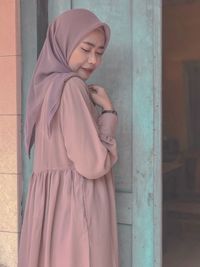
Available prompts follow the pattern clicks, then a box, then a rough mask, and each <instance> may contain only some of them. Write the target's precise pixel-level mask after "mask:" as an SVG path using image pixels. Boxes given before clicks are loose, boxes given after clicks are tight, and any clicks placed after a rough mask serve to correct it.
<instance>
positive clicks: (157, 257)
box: [21, 0, 162, 267]
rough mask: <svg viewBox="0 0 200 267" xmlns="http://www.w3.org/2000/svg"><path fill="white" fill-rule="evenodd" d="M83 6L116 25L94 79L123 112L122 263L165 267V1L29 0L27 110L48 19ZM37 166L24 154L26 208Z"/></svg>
mask: <svg viewBox="0 0 200 267" xmlns="http://www.w3.org/2000/svg"><path fill="white" fill-rule="evenodd" d="M78 7H82V8H88V9H90V10H91V11H93V12H95V13H96V14H97V15H98V16H99V17H100V18H101V19H102V20H104V21H106V22H107V23H108V24H109V25H110V26H111V30H112V35H111V42H110V44H109V48H108V50H107V51H106V56H105V58H104V63H103V66H102V67H101V68H100V69H99V70H98V71H97V72H96V73H95V74H94V76H93V78H92V79H91V80H89V81H88V82H89V83H90V82H91V83H93V82H95V83H97V84H101V85H103V86H104V87H105V88H107V90H108V93H109V95H110V96H111V99H112V100H113V103H114V106H115V108H116V109H117V111H118V114H119V127H118V132H117V141H118V148H119V161H118V163H117V164H116V166H115V167H114V170H113V171H114V175H115V181H116V201H117V220H118V230H119V231H118V234H119V243H120V244H119V245H120V261H121V267H161V266H162V264H161V258H162V257H161V250H162V246H161V122H160V121H161V4H160V0H143V1H141V0H123V1H119V0H116V1H112V0H101V1H97V0H84V1H82V0H72V1H71V2H70V1H66V0H59V1H58V0H57V1H56V0H49V1H47V0H45V1H44V0H43V1H42V0H41V1H39V0H38V1H37V4H36V1H31V0H27V1H22V5H21V15H22V53H23V94H22V95H23V99H22V103H23V110H22V114H24V107H25V99H26V94H27V89H28V83H29V81H30V78H31V73H32V70H33V67H34V64H35V62H36V59H37V54H38V52H39V51H40V48H41V45H42V43H43V40H44V37H45V31H46V27H47V25H48V23H49V22H50V21H51V20H52V19H53V18H54V17H55V16H56V15H58V14H59V13H61V12H62V11H64V10H65V9H70V8H78ZM22 151H24V148H23V150H22ZM31 169H32V163H31V162H29V161H28V160H27V158H26V156H25V153H24V157H23V174H24V176H23V177H24V199H23V202H22V204H23V205H22V206H23V207H24V204H25V199H26V194H27V186H28V182H29V181H28V180H29V177H30V174H31Z"/></svg>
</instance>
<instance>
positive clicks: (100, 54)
mask: <svg viewBox="0 0 200 267" xmlns="http://www.w3.org/2000/svg"><path fill="white" fill-rule="evenodd" d="M81 49H82V50H83V51H85V52H87V53H88V52H90V50H87V49H84V48H81ZM97 54H98V55H99V56H102V55H103V53H97Z"/></svg>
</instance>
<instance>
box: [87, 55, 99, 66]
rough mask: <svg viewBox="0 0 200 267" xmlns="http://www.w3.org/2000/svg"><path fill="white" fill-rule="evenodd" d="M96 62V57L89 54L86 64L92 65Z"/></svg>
mask: <svg viewBox="0 0 200 267" xmlns="http://www.w3.org/2000/svg"><path fill="white" fill-rule="evenodd" d="M96 62H97V58H96V55H95V54H93V53H91V54H90V55H89V57H88V63H92V64H94V65H95V64H96Z"/></svg>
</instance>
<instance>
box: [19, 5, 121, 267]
mask: <svg viewBox="0 0 200 267" xmlns="http://www.w3.org/2000/svg"><path fill="white" fill-rule="evenodd" d="M109 39H110V28H109V26H108V25H107V24H106V23H103V22H101V21H100V20H99V19H98V18H97V16H96V15H95V14H94V13H92V12H90V11H89V10H87V9H72V10H68V11H65V12H64V13H62V14H61V15H60V16H58V17H57V18H56V19H55V20H54V21H53V22H52V23H51V24H50V25H49V27H48V30H47V35H46V39H45V42H44V45H43V48H42V50H41V53H40V55H39V58H38V61H37V64H36V67H35V70H34V74H33V77H32V81H31V84H30V89H29V94H28V98H27V109H26V121H25V146H26V152H27V154H28V156H29V157H30V150H31V147H32V145H33V144H35V149H34V161H33V172H32V175H31V179H30V184H29V188H28V194H27V201H26V206H25V212H24V218H23V223H22V228H21V236H20V246H19V264H18V267H119V251H118V237H117V222H116V206H115V188H114V177H113V174H112V167H113V165H114V164H115V163H116V162H117V160H118V155H117V144H116V139H115V134H116V128H117V123H118V114H117V112H116V111H115V110H114V107H113V103H112V101H111V99H110V98H109V96H108V94H107V93H106V90H105V89H104V88H103V87H101V86H99V85H94V84H93V85H87V83H86V80H87V79H88V78H89V77H90V75H91V74H92V73H93V72H94V71H95V70H96V69H97V68H98V66H99V65H100V64H101V62H102V56H103V54H104V52H105V49H106V47H107V45H108V42H109ZM96 105H98V106H100V107H102V111H101V112H98V110H97V108H96Z"/></svg>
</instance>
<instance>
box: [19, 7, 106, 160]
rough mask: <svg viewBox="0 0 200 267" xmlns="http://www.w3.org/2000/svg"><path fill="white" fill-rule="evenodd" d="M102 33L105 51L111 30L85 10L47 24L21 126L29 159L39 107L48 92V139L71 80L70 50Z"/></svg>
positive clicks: (59, 17) (63, 15)
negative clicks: (89, 36) (54, 118)
mask: <svg viewBox="0 0 200 267" xmlns="http://www.w3.org/2000/svg"><path fill="white" fill-rule="evenodd" d="M102 26H103V29H104V32H105V37H106V38H105V40H106V41H105V49H106V47H107V45H108V42H109V39H110V27H109V26H108V24H106V23H104V22H101V21H100V20H99V18H98V17H97V16H96V15H95V14H94V13H92V12H91V11H89V10H87V9H81V8H79V9H78V8H77V9H71V10H67V11H65V12H63V13H62V14H61V15H59V16H58V17H56V19H55V20H54V21H53V22H52V23H51V24H49V26H48V29H47V34H46V39H45V41H44V44H43V47H42V49H41V52H40V54H39V57H38V60H37V63H36V66H35V68H34V71H33V76H32V79H31V82H30V86H29V92H28V96H27V102H26V119H25V126H24V136H25V151H26V153H27V154H28V157H29V158H30V151H31V147H32V145H33V144H34V142H35V126H36V123H37V121H38V119H39V116H40V111H41V107H42V103H43V100H44V97H45V95H46V92H47V90H48V92H49V97H48V103H47V112H46V116H47V118H46V127H47V133H48V136H50V135H51V121H52V119H53V117H54V114H55V113H56V111H57V109H58V107H59V104H60V98H61V95H62V90H63V86H64V83H65V82H66V81H67V80H68V79H69V78H71V77H73V76H78V74H77V73H75V72H73V71H72V70H71V69H70V67H69V65H68V63H67V62H68V61H69V58H70V55H71V53H72V52H73V49H74V48H75V47H76V46H77V45H78V43H79V42H80V41H81V40H82V39H83V38H84V37H86V35H87V34H89V33H90V32H91V31H93V30H94V29H96V28H98V27H102Z"/></svg>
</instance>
